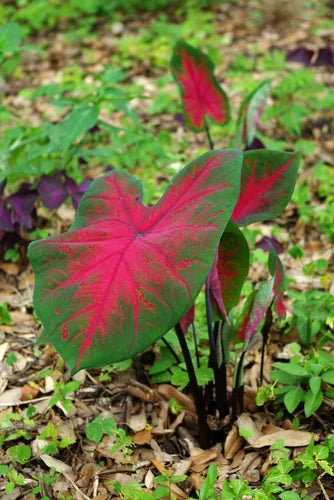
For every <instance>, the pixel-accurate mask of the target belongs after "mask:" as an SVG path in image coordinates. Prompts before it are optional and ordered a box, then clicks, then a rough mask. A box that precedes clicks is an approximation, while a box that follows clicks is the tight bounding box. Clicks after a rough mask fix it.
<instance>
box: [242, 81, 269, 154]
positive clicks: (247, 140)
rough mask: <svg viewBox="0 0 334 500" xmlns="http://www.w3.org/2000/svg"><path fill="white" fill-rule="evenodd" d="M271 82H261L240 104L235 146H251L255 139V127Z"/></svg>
mask: <svg viewBox="0 0 334 500" xmlns="http://www.w3.org/2000/svg"><path fill="white" fill-rule="evenodd" d="M270 87H271V81H270V80H266V81H264V82H262V83H261V84H260V85H259V86H258V87H256V89H255V90H253V92H252V93H251V94H249V95H248V96H247V97H246V98H245V100H244V101H243V102H242V103H241V106H240V110H239V115H238V119H237V130H236V134H235V145H236V146H240V144H241V143H244V144H245V145H248V144H251V143H252V141H253V139H254V138H255V134H256V130H257V126H258V124H259V121H260V118H261V115H262V113H263V110H264V107H265V104H266V100H267V98H268V96H269V93H270Z"/></svg>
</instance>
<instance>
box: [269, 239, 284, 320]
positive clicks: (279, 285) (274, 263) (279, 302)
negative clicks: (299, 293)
mask: <svg viewBox="0 0 334 500" xmlns="http://www.w3.org/2000/svg"><path fill="white" fill-rule="evenodd" d="M268 267H269V271H270V274H271V275H272V276H273V278H274V297H275V299H274V303H275V309H276V312H277V314H278V315H279V316H284V315H285V312H286V311H285V305H284V303H283V294H284V290H285V275H284V269H283V264H282V261H281V259H280V258H279V256H278V254H277V252H276V251H275V249H274V247H273V246H271V247H270V250H269V258H268Z"/></svg>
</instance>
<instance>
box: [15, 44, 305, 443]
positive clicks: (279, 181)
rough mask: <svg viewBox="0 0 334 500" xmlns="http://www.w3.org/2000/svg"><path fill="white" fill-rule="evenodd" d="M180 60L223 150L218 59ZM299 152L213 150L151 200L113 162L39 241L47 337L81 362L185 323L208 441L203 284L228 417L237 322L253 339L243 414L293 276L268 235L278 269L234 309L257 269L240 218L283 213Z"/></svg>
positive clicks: (44, 182)
mask: <svg viewBox="0 0 334 500" xmlns="http://www.w3.org/2000/svg"><path fill="white" fill-rule="evenodd" d="M171 66H172V72H173V76H174V78H175V79H176V81H177V83H178V86H179V89H180V91H181V97H182V101H183V107H184V115H185V120H186V123H187V124H188V126H189V128H191V129H192V130H194V131H199V130H202V129H205V130H206V132H207V136H208V140H209V146H210V148H211V149H213V144H212V140H211V136H210V132H209V122H208V118H212V119H213V120H214V121H216V122H217V123H218V124H221V125H223V124H224V123H226V121H227V120H228V119H229V104H228V98H227V95H226V93H225V92H224V91H223V90H222V88H221V87H220V85H219V83H218V81H217V80H216V78H215V76H214V74H213V69H214V65H213V63H212V62H211V61H210V59H209V58H208V57H207V56H206V55H204V54H203V53H202V52H201V51H199V50H197V49H194V48H193V47H191V46H190V45H188V44H186V43H184V42H178V43H177V45H176V47H175V50H174V55H173V58H172V62H171ZM268 92H269V82H264V83H263V84H261V85H260V86H259V87H258V88H257V89H256V90H255V91H253V93H252V94H251V95H250V96H248V97H247V98H246V100H245V101H244V103H243V104H242V106H241V111H240V113H239V119H238V120H237V132H236V137H239V138H238V141H237V142H238V144H239V145H241V143H243V144H244V145H247V144H248V143H249V142H252V143H254V140H255V132H256V127H257V123H258V119H259V117H260V115H261V112H262V109H263V106H264V103H265V100H266V97H267V95H268ZM240 131H241V132H240ZM238 134H239V136H238ZM240 134H241V135H240ZM299 162H300V154H299V153H286V152H280V151H269V150H266V149H258V150H250V151H245V152H244V153H242V152H241V151H239V150H237V149H223V150H216V151H214V150H213V151H211V152H208V153H206V154H204V155H202V156H200V157H199V158H197V159H195V160H193V161H191V162H190V163H189V164H188V165H187V166H186V167H184V168H183V169H182V170H181V171H180V172H179V173H178V174H177V175H176V176H175V177H174V178H173V179H172V180H171V181H170V184H169V186H168V188H167V190H166V192H165V194H164V195H163V197H162V198H161V199H160V200H159V201H158V203H157V204H156V205H153V206H145V205H144V204H143V203H142V195H143V188H142V185H141V183H140V181H139V180H138V179H136V178H135V177H133V176H132V175H130V174H129V173H126V172H123V171H117V170H113V171H112V172H109V173H108V174H106V175H105V176H104V177H101V178H99V179H97V180H95V181H93V182H92V183H91V185H90V186H89V187H88V190H87V191H86V193H85V194H84V196H83V198H82V199H81V201H80V203H79V207H78V211H77V214H76V217H75V220H74V223H73V225H72V226H71V228H70V229H69V231H68V232H67V233H64V234H61V235H59V236H56V237H52V238H47V239H45V240H39V241H37V242H33V243H32V244H31V245H30V247H29V252H28V255H29V258H30V260H31V263H32V266H33V269H34V272H35V279H36V285H35V294H34V304H35V308H36V312H37V314H38V316H39V318H40V319H41V322H42V324H43V327H44V330H43V332H42V334H41V336H40V339H39V342H40V343H44V342H49V343H51V344H53V345H54V346H55V347H56V349H57V350H58V351H59V352H60V354H61V355H62V356H63V357H64V359H65V361H66V362H67V363H68V365H69V366H70V368H71V370H72V372H75V371H77V370H79V369H81V368H90V367H98V366H103V365H105V364H110V363H112V362H119V361H122V360H124V359H129V358H130V357H132V356H135V355H136V354H138V353H140V352H142V351H143V350H144V349H145V348H147V347H148V346H150V345H151V344H152V343H153V342H155V341H156V340H157V339H159V338H162V337H163V336H164V335H165V334H166V333H167V332H168V331H169V330H171V329H172V328H173V327H175V330H176V333H177V336H178V340H179V342H180V346H181V350H182V354H183V358H184V361H185V364H186V367H187V371H188V375H189V384H190V388H191V391H192V393H193V397H194V401H195V405H196V410H197V414H198V421H199V427H200V443H201V446H202V447H206V446H208V445H209V444H210V437H209V432H208V424H207V418H206V415H207V414H206V412H207V410H208V407H209V404H208V403H207V400H206V399H204V397H203V393H202V392H201V389H200V387H199V385H198V382H197V378H196V373H195V370H194V367H193V363H192V358H191V355H190V353H189V349H188V346H187V342H186V336H185V335H186V332H187V330H188V328H189V326H190V325H191V324H193V323H194V316H195V313H196V311H195V305H194V303H195V300H196V297H197V296H198V294H199V293H200V291H201V289H202V287H203V285H204V287H205V298H206V313H207V314H206V316H207V327H208V338H209V346H210V360H209V366H210V368H212V370H213V373H214V383H215V393H213V394H215V395H214V399H215V403H216V407H215V408H216V410H218V413H219V416H220V417H224V416H225V415H227V414H229V406H228V399H229V398H228V395H227V384H226V380H227V377H226V364H227V363H228V361H229V359H230V358H229V353H228V338H229V337H228V336H229V335H230V333H229V332H234V334H235V335H236V336H237V337H238V338H239V340H242V341H243V348H242V350H241V355H240V359H239V362H238V364H237V369H236V376H235V388H234V391H233V394H232V397H231V402H232V407H233V408H232V417H234V416H235V415H236V411H237V408H239V410H240V411H242V403H240V401H241V399H240V394H241V395H242V377H241V374H242V367H243V360H244V357H245V354H246V351H247V348H248V346H249V345H250V344H251V341H252V339H253V337H254V335H255V334H256V332H257V331H259V330H261V331H262V333H263V336H264V342H263V346H264V347H263V353H264V349H265V341H266V338H267V337H268V334H269V330H270V325H271V321H272V313H271V310H272V307H275V310H276V312H277V313H278V314H279V315H282V314H284V306H283V294H284V285H285V283H284V281H285V280H284V273H283V267H282V263H281V261H280V259H279V256H278V253H277V252H276V251H275V245H272V244H271V242H270V240H268V241H267V242H266V243H268V249H270V253H269V271H270V274H271V276H272V277H271V279H270V280H268V281H266V282H263V283H260V285H259V286H258V288H257V289H255V290H254V291H253V293H252V294H251V295H250V297H249V298H248V300H246V303H245V305H244V308H243V309H242V313H241V314H238V313H237V312H236V311H238V310H239V309H238V308H239V302H240V296H241V290H242V287H243V285H244V282H245V280H246V278H247V274H248V270H249V248H248V244H247V241H246V239H245V237H244V235H243V233H242V230H241V229H240V227H242V226H245V225H247V224H250V223H253V222H259V221H265V220H268V219H270V218H272V217H276V216H278V215H280V214H281V213H282V211H283V210H284V208H285V206H286V205H287V203H288V201H289V199H290V197H291V194H292V191H293V188H294V185H295V181H296V177H297V169H298V165H299ZM48 185H53V186H54V188H55V196H54V197H53V198H52V199H51V198H50V199H49V200H48V201H47V202H48V203H49V204H50V207H51V205H52V206H54V204H58V203H59V202H60V201H61V200H63V199H64V197H65V196H68V195H69V194H71V186H70V185H69V184H68V183H65V184H64V182H63V181H61V176H60V174H57V175H56V176H54V177H53V178H52V179H51V178H49V179H45V178H43V179H41V181H40V184H39V185H38V191H39V192H40V194H41V196H42V198H43V194H42V193H43V189H45V187H47V186H48ZM6 220H7V219H6ZM7 222H8V221H7ZM193 331H194V330H193ZM164 341H165V343H167V340H166V339H164ZM167 344H168V343H167ZM169 348H170V349H171V347H170V346H169ZM174 354H175V356H174V357H175V359H176V360H177V361H178V360H179V358H178V356H177V355H176V353H174Z"/></svg>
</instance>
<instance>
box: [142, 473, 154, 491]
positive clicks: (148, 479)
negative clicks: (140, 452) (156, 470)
mask: <svg viewBox="0 0 334 500" xmlns="http://www.w3.org/2000/svg"><path fill="white" fill-rule="evenodd" d="M144 483H145V486H146V488H147V489H148V490H151V489H152V488H153V486H154V474H153V472H152V471H151V469H149V470H148V471H147V473H146V476H145V480H144Z"/></svg>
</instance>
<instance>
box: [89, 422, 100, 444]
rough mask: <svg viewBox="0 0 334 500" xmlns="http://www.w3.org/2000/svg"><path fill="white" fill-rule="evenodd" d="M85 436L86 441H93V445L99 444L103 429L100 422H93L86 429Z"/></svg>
mask: <svg viewBox="0 0 334 500" xmlns="http://www.w3.org/2000/svg"><path fill="white" fill-rule="evenodd" d="M86 436H87V438H88V439H91V440H92V441H95V443H99V442H100V441H101V439H102V438H103V429H102V423H101V421H96V419H95V420H93V422H90V423H89V424H88V425H87V427H86Z"/></svg>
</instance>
